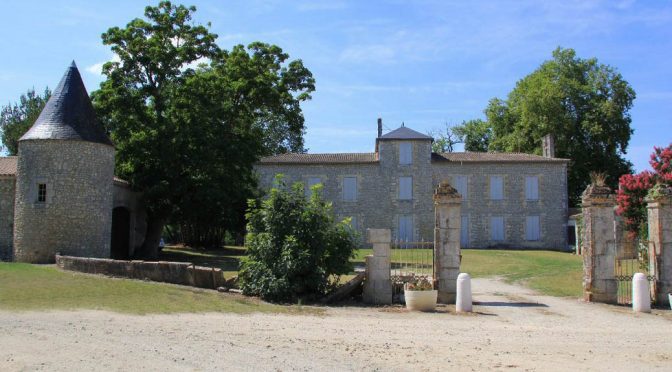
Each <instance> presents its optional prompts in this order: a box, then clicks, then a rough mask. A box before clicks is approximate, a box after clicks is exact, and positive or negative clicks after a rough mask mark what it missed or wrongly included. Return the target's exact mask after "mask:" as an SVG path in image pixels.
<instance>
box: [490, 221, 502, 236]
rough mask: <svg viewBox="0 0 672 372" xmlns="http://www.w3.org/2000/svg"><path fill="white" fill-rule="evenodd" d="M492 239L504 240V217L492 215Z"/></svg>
mask: <svg viewBox="0 0 672 372" xmlns="http://www.w3.org/2000/svg"><path fill="white" fill-rule="evenodd" d="M490 239H492V240H495V241H502V240H504V217H490Z"/></svg>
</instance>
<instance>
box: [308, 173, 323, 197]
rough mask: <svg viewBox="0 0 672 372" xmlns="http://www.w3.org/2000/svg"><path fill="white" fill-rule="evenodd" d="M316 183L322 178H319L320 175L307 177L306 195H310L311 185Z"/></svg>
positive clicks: (320, 181)
mask: <svg viewBox="0 0 672 372" xmlns="http://www.w3.org/2000/svg"><path fill="white" fill-rule="evenodd" d="M318 183H322V179H320V177H310V178H308V182H306V196H310V194H311V192H310V190H311V188H312V187H313V186H315V185H317V184H318Z"/></svg>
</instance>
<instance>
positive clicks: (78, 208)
mask: <svg viewBox="0 0 672 372" xmlns="http://www.w3.org/2000/svg"><path fill="white" fill-rule="evenodd" d="M18 155H19V157H18V164H17V173H16V180H17V181H16V200H15V210H14V258H15V260H16V261H21V262H32V263H49V262H54V255H55V254H56V253H57V252H60V253H62V254H64V255H73V256H88V257H109V256H110V234H111V224H112V203H113V199H112V198H113V191H112V187H113V177H114V147H113V145H112V142H111V141H110V139H109V138H108V136H107V135H106V134H105V131H104V130H103V127H102V126H101V125H100V123H99V122H98V121H97V120H96V117H95V114H94V111H93V106H92V105H91V101H90V100H89V95H88V93H87V92H86V88H85V87H84V83H83V82H82V77H81V76H80V74H79V71H78V70H77V66H76V65H75V63H74V62H73V63H72V64H71V65H70V67H68V69H67V71H66V72H65V75H64V76H63V78H62V79H61V81H60V83H59V84H58V86H57V87H56V89H55V90H54V92H53V94H52V96H51V98H50V99H49V101H48V102H47V104H46V106H45V107H44V110H42V113H40V116H39V117H38V119H37V121H35V124H33V126H32V127H31V128H30V130H29V131H28V132H27V133H26V134H25V135H23V137H21V138H20V139H19V154H18Z"/></svg>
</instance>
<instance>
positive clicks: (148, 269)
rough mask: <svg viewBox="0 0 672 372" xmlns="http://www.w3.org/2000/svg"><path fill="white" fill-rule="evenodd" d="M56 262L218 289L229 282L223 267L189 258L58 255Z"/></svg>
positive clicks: (73, 268) (76, 268)
mask: <svg viewBox="0 0 672 372" xmlns="http://www.w3.org/2000/svg"><path fill="white" fill-rule="evenodd" d="M56 265H57V266H58V267H60V268H61V269H63V270H70V271H79V272H82V273H87V274H102V275H109V276H115V277H122V278H130V279H139V280H151V281H154V282H164V283H172V284H181V285H188V286H191V287H198V288H208V289H217V288H218V287H221V286H224V285H225V284H226V280H225V279H224V275H223V273H222V270H221V269H218V268H213V267H204V266H194V264H192V263H189V262H164V261H159V262H150V261H122V260H112V259H109V258H86V257H73V256H60V255H56Z"/></svg>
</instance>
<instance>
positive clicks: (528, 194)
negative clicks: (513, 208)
mask: <svg viewBox="0 0 672 372" xmlns="http://www.w3.org/2000/svg"><path fill="white" fill-rule="evenodd" d="M525 200H528V201H537V200H539V176H526V177H525Z"/></svg>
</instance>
